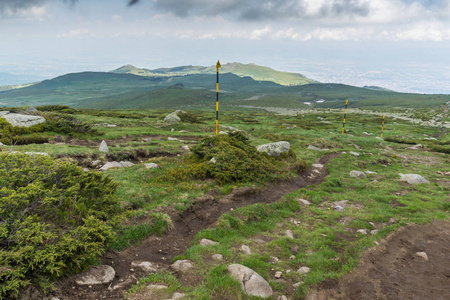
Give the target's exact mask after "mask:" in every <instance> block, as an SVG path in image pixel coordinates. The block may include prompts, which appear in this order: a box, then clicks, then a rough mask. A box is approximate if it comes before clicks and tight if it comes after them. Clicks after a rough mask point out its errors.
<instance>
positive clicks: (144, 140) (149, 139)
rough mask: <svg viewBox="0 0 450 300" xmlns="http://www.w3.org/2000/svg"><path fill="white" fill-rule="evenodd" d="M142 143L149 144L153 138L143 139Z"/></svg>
mask: <svg viewBox="0 0 450 300" xmlns="http://www.w3.org/2000/svg"><path fill="white" fill-rule="evenodd" d="M142 141H143V142H146V143H148V142H151V141H152V139H151V138H145V139H142Z"/></svg>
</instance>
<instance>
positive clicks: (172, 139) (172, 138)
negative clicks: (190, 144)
mask: <svg viewBox="0 0 450 300" xmlns="http://www.w3.org/2000/svg"><path fill="white" fill-rule="evenodd" d="M167 140H168V141H179V139H177V138H174V137H171V136H169V137H168V138H167Z"/></svg>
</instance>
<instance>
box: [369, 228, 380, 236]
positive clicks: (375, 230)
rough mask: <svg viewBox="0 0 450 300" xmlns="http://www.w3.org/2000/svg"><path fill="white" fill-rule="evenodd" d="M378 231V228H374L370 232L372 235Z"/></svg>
mask: <svg viewBox="0 0 450 300" xmlns="http://www.w3.org/2000/svg"><path fill="white" fill-rule="evenodd" d="M377 233H378V229H374V230H371V231H370V234H371V235H374V234H377Z"/></svg>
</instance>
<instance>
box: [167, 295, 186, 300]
mask: <svg viewBox="0 0 450 300" xmlns="http://www.w3.org/2000/svg"><path fill="white" fill-rule="evenodd" d="M184 296H186V294H184V293H173V295H172V299H170V300H176V299H181V298H183V297H184Z"/></svg>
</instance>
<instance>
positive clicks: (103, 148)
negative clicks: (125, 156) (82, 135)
mask: <svg viewBox="0 0 450 300" xmlns="http://www.w3.org/2000/svg"><path fill="white" fill-rule="evenodd" d="M98 151H101V152H105V153H109V149H108V145H107V144H106V142H105V140H103V141H102V142H101V144H100V147H98Z"/></svg>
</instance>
